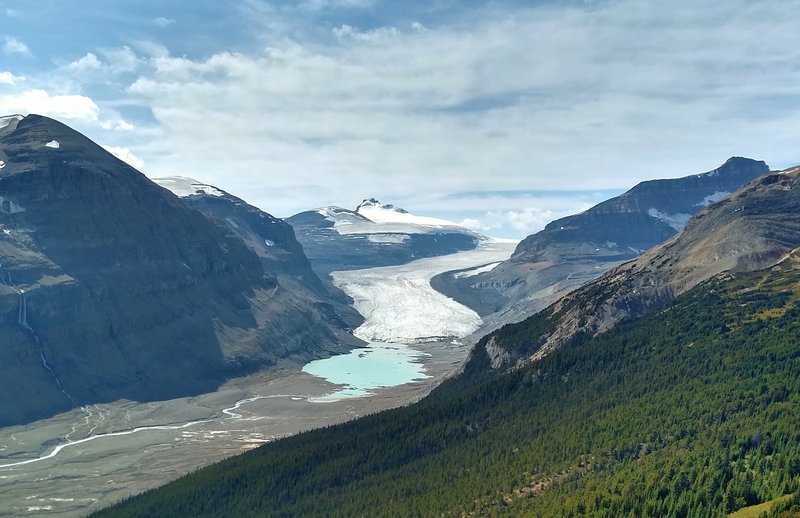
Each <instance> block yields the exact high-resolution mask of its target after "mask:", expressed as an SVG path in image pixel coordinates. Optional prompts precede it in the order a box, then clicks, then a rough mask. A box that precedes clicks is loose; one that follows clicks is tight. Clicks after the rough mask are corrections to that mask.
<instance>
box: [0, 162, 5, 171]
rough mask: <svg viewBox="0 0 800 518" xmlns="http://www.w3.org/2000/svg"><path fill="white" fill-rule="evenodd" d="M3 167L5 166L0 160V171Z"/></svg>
mask: <svg viewBox="0 0 800 518" xmlns="http://www.w3.org/2000/svg"><path fill="white" fill-rule="evenodd" d="M5 166H6V163H5V162H3V161H2V160H0V169H2V168H4V167H5Z"/></svg>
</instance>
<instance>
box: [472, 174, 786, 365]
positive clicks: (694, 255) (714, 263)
mask: <svg viewBox="0 0 800 518" xmlns="http://www.w3.org/2000/svg"><path fill="white" fill-rule="evenodd" d="M798 214H800V168H793V169H787V170H786V171H781V172H776V173H770V174H768V175H766V176H764V177H762V178H759V179H757V180H754V181H753V182H751V183H750V184H748V185H747V186H745V187H744V188H742V189H741V190H739V191H738V192H736V193H734V194H733V195H732V196H729V197H727V198H724V199H722V200H721V201H719V202H717V203H715V204H712V205H711V206H709V207H707V208H705V209H703V210H701V211H700V212H699V213H698V214H697V215H696V216H695V217H694V218H692V219H691V220H690V221H689V223H688V224H687V225H686V227H685V228H684V229H683V232H681V233H680V234H679V235H677V236H675V237H673V238H672V239H670V240H669V241H667V242H666V243H664V244H663V245H661V246H658V247H655V248H653V249H651V250H649V251H648V252H646V253H645V254H643V255H641V256H640V257H638V258H637V259H635V260H633V261H631V262H628V263H626V264H623V265H622V266H620V267H618V268H616V269H614V270H611V271H610V272H608V273H607V274H606V275H604V276H603V277H601V278H600V279H598V280H597V281H595V282H593V283H591V284H589V285H587V286H585V287H584V288H581V289H579V290H577V291H575V292H573V293H571V294H569V295H567V296H565V297H564V298H562V299H560V300H559V301H558V302H557V303H555V304H554V305H552V306H550V307H549V308H547V309H546V310H545V311H544V312H543V314H544V315H543V314H540V315H537V316H536V317H535V318H533V319H529V320H527V321H524V322H521V323H520V324H519V325H518V326H506V327H505V328H503V329H500V330H499V331H498V332H497V333H496V334H495V335H492V337H490V339H489V340H488V341H487V342H486V344H485V347H486V349H487V350H488V351H490V356H492V357H493V363H495V364H496V366H501V365H507V364H510V363H515V362H517V361H519V360H523V361H525V360H526V359H527V358H528V357H534V358H538V357H542V356H543V355H545V354H547V353H549V352H550V351H552V350H553V349H556V348H558V347H560V346H562V345H564V344H565V343H569V342H570V341H571V340H574V339H575V338H576V337H578V336H581V337H591V336H596V335H598V334H600V333H603V332H605V331H607V330H608V329H611V328H613V327H614V326H615V325H617V324H618V323H619V322H622V321H625V320H631V319H636V318H638V317H640V316H642V315H643V314H645V313H648V312H650V311H653V310H655V309H658V308H660V307H662V306H664V305H665V304H667V303H669V302H670V301H671V300H673V299H674V298H675V297H676V296H678V295H680V294H682V293H685V292H686V291H687V290H689V289H691V288H693V287H694V286H696V285H697V284H699V283H700V282H703V281H705V280H706V279H709V278H711V277H713V276H715V275H717V274H719V273H721V272H725V271H730V272H739V271H752V270H758V269H762V268H767V267H769V266H771V265H773V264H776V263H777V262H778V261H780V259H781V258H783V257H785V256H786V255H787V254H789V253H790V252H792V251H793V250H794V249H795V248H797V247H799V246H800V219H798ZM587 308H590V309H587ZM543 319H545V320H547V321H548V322H550V323H551V324H553V325H550V324H548V326H546V327H547V330H546V331H544V332H541V333H540V332H539V331H538V330H537V328H538V326H539V325H540V323H541V321H542V320H543Z"/></svg>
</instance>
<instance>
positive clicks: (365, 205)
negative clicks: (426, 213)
mask: <svg viewBox="0 0 800 518" xmlns="http://www.w3.org/2000/svg"><path fill="white" fill-rule="evenodd" d="M368 207H375V208H379V209H385V210H393V211H395V212H399V213H400V214H408V211H407V210H405V209H401V208H400V207H395V206H394V205H392V204H391V203H387V204H383V203H381V202H379V201H378V200H376V199H375V198H367V199H365V200H364V201H362V202H361V204H360V205H359V206H358V207H356V212H359V211H360V210H361V209H362V208H368Z"/></svg>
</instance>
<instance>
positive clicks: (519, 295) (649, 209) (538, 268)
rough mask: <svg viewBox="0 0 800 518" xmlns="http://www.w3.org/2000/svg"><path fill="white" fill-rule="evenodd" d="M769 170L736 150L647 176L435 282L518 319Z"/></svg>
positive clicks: (485, 310)
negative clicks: (497, 258)
mask: <svg viewBox="0 0 800 518" xmlns="http://www.w3.org/2000/svg"><path fill="white" fill-rule="evenodd" d="M768 171H769V167H768V166H767V165H766V164H765V163H764V162H760V161H756V160H750V159H747V158H738V157H734V158H731V159H729V160H728V161H726V162H725V163H724V164H723V165H722V166H720V167H719V168H717V169H715V170H713V171H709V172H707V173H703V174H694V175H690V176H686V177H683V178H676V179H668V180H651V181H646V182H642V183H640V184H638V185H636V186H635V187H634V188H632V189H631V190H629V191H627V192H626V193H624V194H622V195H620V196H617V197H615V198H611V199H610V200H607V201H604V202H602V203H599V204H598V205H595V206H594V207H592V208H590V209H588V210H587V211H585V212H582V213H580V214H576V215H574V216H567V217H565V218H561V219H558V220H556V221H553V222H551V223H550V224H548V225H547V226H546V227H545V228H544V230H542V231H540V232H537V233H536V234H533V235H531V236H528V237H527V238H525V239H524V240H523V241H522V242H520V244H519V245H518V246H517V249H516V250H515V251H514V254H513V255H512V257H511V258H510V259H509V260H507V261H505V262H503V263H500V264H497V265H491V267H490V269H489V271H485V272H481V273H474V272H472V273H473V274H470V275H463V274H460V272H455V273H453V274H443V275H440V276H438V277H436V278H435V279H434V281H433V286H434V287H435V288H436V289H438V290H439V291H441V292H443V293H445V294H446V295H449V296H451V297H453V298H454V299H456V300H457V301H459V302H461V303H462V304H465V305H467V306H469V307H470V308H472V309H474V310H475V311H476V312H478V313H479V314H480V315H482V316H484V317H485V318H486V319H487V320H490V321H494V322H496V323H506V322H511V321H516V320H519V319H521V318H524V317H526V316H528V315H530V314H532V313H534V312H536V311H539V310H541V309H543V308H544V307H546V306H547V305H549V304H551V303H552V302H554V301H555V300H557V299H558V298H560V297H561V296H563V295H564V294H565V293H568V292H569V291H571V290H573V289H575V288H577V287H578V286H580V285H582V284H584V283H585V282H587V281H589V280H592V279H594V278H597V277H599V276H600V275H602V274H603V273H604V272H606V271H607V270H609V269H610V268H612V267H614V266H617V265H619V264H621V263H623V262H625V261H629V260H631V259H633V258H635V257H637V256H639V255H640V254H642V253H643V252H644V251H646V250H648V249H649V248H651V247H653V246H655V245H657V244H659V243H661V242H663V241H665V240H667V239H669V238H670V237H672V236H674V235H675V234H676V233H678V232H679V231H680V230H681V229H683V227H684V226H685V225H686V223H687V221H688V220H689V218H691V216H692V215H693V214H695V213H696V212H698V211H700V210H702V209H703V208H705V207H707V206H709V205H711V204H713V203H715V202H717V201H719V200H722V199H724V198H725V197H726V196H728V195H730V194H731V193H732V192H735V191H737V190H739V189H740V188H741V187H742V186H743V185H745V184H746V183H748V182H750V181H751V180H753V179H755V178H757V177H759V176H761V175H763V174H766V173H767V172H768Z"/></svg>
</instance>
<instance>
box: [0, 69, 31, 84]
mask: <svg viewBox="0 0 800 518" xmlns="http://www.w3.org/2000/svg"><path fill="white" fill-rule="evenodd" d="M24 80H25V78H24V77H23V76H15V75H14V74H12V73H11V72H0V85H14V84H16V83H18V82H20V81H24Z"/></svg>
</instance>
